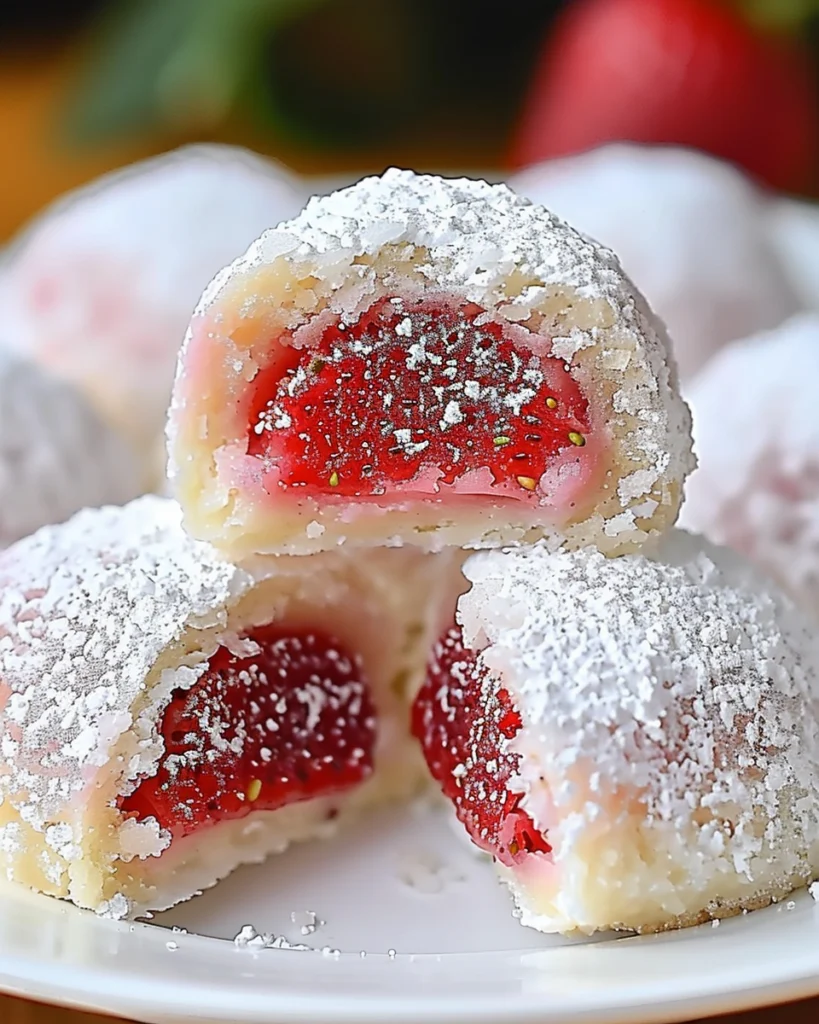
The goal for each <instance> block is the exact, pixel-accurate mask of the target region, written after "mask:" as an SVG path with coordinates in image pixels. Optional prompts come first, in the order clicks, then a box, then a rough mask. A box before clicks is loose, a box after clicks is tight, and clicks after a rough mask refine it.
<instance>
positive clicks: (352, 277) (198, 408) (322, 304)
mask: <svg viewBox="0 0 819 1024" xmlns="http://www.w3.org/2000/svg"><path fill="white" fill-rule="evenodd" d="M169 438H170V474H171V478H172V483H173V485H174V488H175V493H176V495H177V497H178V498H179V500H180V501H181V504H182V506H183V508H184V511H185V518H186V524H187V526H188V527H189V529H190V530H191V531H192V532H193V533H194V534H195V535H196V536H198V537H201V538H203V539H206V540H209V541H212V542H213V543H214V544H216V545H218V546H219V547H221V548H224V549H227V550H229V551H230V552H231V553H234V554H241V555H244V554H247V553H248V552H291V553H303V552H309V551H312V550H315V549H318V548H326V547H328V546H333V545H335V544H339V543H342V542H343V541H347V542H348V543H350V544H359V545H377V544H383V543H388V544H400V543H411V544H415V545H418V546H420V547H423V548H427V549H429V550H437V549H440V548H443V547H444V546H447V545H459V546H493V545H497V544H501V543H506V542H511V541H517V540H522V539H531V538H539V537H542V536H549V537H556V538H560V539H561V540H563V541H565V542H566V543H567V544H569V545H572V546H578V545H582V544H588V543H596V544H598V545H600V546H601V547H602V548H604V549H605V550H607V551H612V552H614V551H622V550H628V549H630V548H633V547H635V546H636V545H638V544H640V543H641V542H643V541H644V540H645V539H646V538H647V537H648V536H651V535H652V534H655V533H657V532H659V531H660V530H662V529H663V528H664V527H666V526H667V525H668V524H669V523H671V522H673V520H674V518H675V516H676V513H677V506H678V502H679V499H680V488H681V483H682V481H683V479H684V477H685V474H686V472H687V471H688V469H689V466H690V464H691V456H690V437H689V421H688V413H687V410H686V408H685V406H684V404H683V403H682V401H681V399H680V397H679V394H678V391H677V383H676V379H675V374H674V371H673V370H672V369H671V368H670V367H669V361H668V353H667V348H666V336H665V333H664V331H663V329H662V327H661V326H660V325H659V324H658V323H657V322H656V321H655V319H654V318H653V317H652V315H651V313H650V312H649V310H648V308H647V307H646V305H645V303H644V302H643V300H642V299H641V297H640V296H639V294H638V293H637V292H636V291H635V290H634V288H633V287H632V286H631V284H630V282H629V281H628V280H627V279H626V277H625V276H624V274H623V272H622V271H621V269H620V266H619V264H618V263H617V260H616V258H615V257H614V256H613V255H612V254H611V253H610V252H608V251H606V250H604V249H601V248H600V247H599V246H597V245H596V244H595V243H593V242H590V241H587V240H586V239H584V238H582V237H581V236H580V235H578V234H577V233H576V232H575V231H573V230H572V229H571V228H570V227H568V226H567V225H565V224H563V223H561V222H560V221H558V220H556V219H555V218H554V217H553V216H552V215H551V214H550V213H549V212H548V211H546V210H544V209H543V208H541V207H538V206H533V205H532V204H531V203H529V202H528V201H527V200H525V199H521V198H519V197H518V196H516V195H515V194H514V193H513V192H511V191H510V190H509V189H508V188H506V187H505V186H491V185H488V184H487V183H486V182H483V181H472V180H468V179H460V180H447V179H443V178H438V177H432V176H418V175H416V174H413V173H412V172H410V171H399V170H390V171H388V172H387V173H386V174H385V175H384V176H383V177H381V178H368V179H365V180H363V181H360V182H359V183H358V184H356V185H354V186H353V187H351V188H348V189H345V190H343V191H341V192H336V193H334V194H332V195H330V196H326V197H323V198H315V199H313V200H311V201H310V203H309V204H308V205H307V207H306V208H305V210H304V211H303V212H302V213H301V214H300V216H299V217H297V218H296V219H295V220H293V221H290V222H288V223H286V224H282V225H281V226H280V227H279V228H277V229H275V230H272V231H268V232H267V233H266V234H264V235H263V236H262V238H261V239H259V241H258V242H256V243H255V244H254V245H253V246H251V248H250V250H249V251H248V253H247V254H246V255H245V256H243V257H242V258H241V259H240V260H238V261H237V262H236V263H234V264H233V266H231V267H229V268H227V269H226V270H225V271H224V272H223V273H222V274H220V275H219V277H218V278H217V279H216V280H215V281H214V282H213V284H212V285H211V287H210V288H208V290H207V292H206V293H205V295H204V297H203V299H202V301H201V303H200V305H199V308H198V310H197V312H196V315H195V316H194V318H193V321H192V323H191V326H190V329H189V332H188V336H187V339H186V342H185V346H184V349H183V351H182V354H181V357H180V363H179V371H178V374H177V380H176V386H175V390H174V395H173V401H172V407H171V413H170V420H169Z"/></svg>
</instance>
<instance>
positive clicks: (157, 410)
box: [0, 145, 302, 475]
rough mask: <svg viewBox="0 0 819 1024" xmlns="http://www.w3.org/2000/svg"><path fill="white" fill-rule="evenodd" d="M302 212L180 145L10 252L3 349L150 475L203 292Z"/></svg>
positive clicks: (106, 180) (87, 195)
mask: <svg viewBox="0 0 819 1024" xmlns="http://www.w3.org/2000/svg"><path fill="white" fill-rule="evenodd" d="M301 202H302V196H301V192H300V190H299V188H298V186H297V185H296V183H295V181H294V180H293V179H292V178H291V177H290V176H289V175H288V174H287V172H285V170H284V169H283V168H282V167H280V166H279V165H277V164H275V163H273V162H271V161H267V160H264V159H262V158H261V157H257V156H255V155H253V154H251V153H250V152H248V151H246V150H242V149H238V148H235V147H230V146H215V145H214V146H189V147H185V148H182V149H180V150H178V151H176V152H173V153H170V154H166V155H164V156H161V157H158V158H155V159H151V160H147V161H144V162H142V163H138V164H135V165H133V166H131V167H128V168H126V169H125V170H124V171H118V172H116V173H113V174H110V175H106V176H105V177H103V178H101V179H99V180H98V181H96V182H93V183H92V184H91V185H90V186H87V187H85V188H83V189H81V190H79V191H77V192H74V193H71V194H70V195H68V196H66V197H65V198H64V199H61V200H60V201H59V202H58V203H56V204H55V205H54V206H53V207H51V208H49V209H48V210H46V211H45V213H44V214H43V215H42V216H40V217H38V218H37V219H36V220H35V221H34V222H33V223H32V225H31V226H30V227H28V228H27V229H26V230H25V231H24V232H23V234H22V235H21V236H20V238H19V239H17V240H16V241H14V242H13V243H12V245H11V247H10V249H9V251H8V254H7V270H6V274H5V279H4V281H3V282H0V289H2V298H1V301H2V307H3V314H4V333H5V337H6V339H7V343H8V344H10V345H13V346H15V347H16V348H18V349H20V350H21V351H23V352H25V353H27V354H29V355H31V356H32V357H33V358H35V359H36V360H38V361H40V362H41V363H43V364H44V365H46V366H47V367H48V368H49V369H51V370H52V371H54V372H55V373H57V374H59V375H60V376H63V377H66V378H68V379H69V380H71V381H72V382H74V383H75V384H77V385H79V387H80V388H81V389H83V390H84V391H85V392H86V394H87V395H88V396H89V397H90V398H91V400H92V401H93V403H94V404H95V406H96V408H97V409H98V410H99V411H100V412H101V413H102V414H103V415H104V416H105V417H106V418H107V419H109V420H110V421H111V422H113V423H115V424H116V425H117V426H118V428H120V429H121V430H123V431H124V432H125V433H126V434H127V435H128V437H129V438H130V440H131V441H132V443H133V444H134V445H135V447H136V448H137V449H138V450H139V452H140V454H141V455H143V456H144V458H145V460H146V466H147V468H148V470H149V472H150V474H151V475H154V474H156V473H157V471H158V470H159V469H160V468H161V460H160V462H159V463H157V456H158V455H159V454H160V448H159V446H158V442H159V439H160V437H161V435H162V430H163V427H164V420H165V412H166V409H167V405H168V399H169V397H170V391H171V384H172V381H173V373H174V368H175V365H176V356H177V353H178V350H179V346H180V345H181V343H182V339H183V337H184V333H185V327H186V325H187V322H188V320H189V318H190V315H191V312H192V310H193V308H194V306H195V304H196V301H197V299H198V298H199V296H200V295H201V293H202V289H203V288H204V287H205V286H206V285H207V284H208V282H209V281H210V280H211V278H212V277H213V275H214V274H215V273H216V272H217V271H218V270H220V269H221V267H222V266H224V264H225V263H226V262H228V261H229V260H231V259H233V258H234V257H235V256H237V255H238V254H239V253H241V252H242V251H243V250H244V249H245V247H246V246H247V245H249V244H250V242H251V241H252V240H253V239H254V238H255V237H256V236H257V235H258V234H259V232H261V231H262V230H263V229H264V228H265V227H267V226H268V225H269V224H271V223H275V222H276V221H278V220H280V219H282V218H283V217H288V216H291V215H292V214H293V213H295V212H296V210H297V209H298V208H299V206H300V204H301Z"/></svg>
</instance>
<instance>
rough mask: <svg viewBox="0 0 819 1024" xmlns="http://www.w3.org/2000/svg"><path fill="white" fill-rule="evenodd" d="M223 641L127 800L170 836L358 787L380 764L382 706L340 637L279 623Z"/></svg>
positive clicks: (172, 713)
mask: <svg viewBox="0 0 819 1024" xmlns="http://www.w3.org/2000/svg"><path fill="white" fill-rule="evenodd" d="M246 639H250V640H252V641H254V642H255V643H256V645H257V646H258V652H257V653H256V654H254V655H252V656H251V657H242V658H240V657H237V656H236V655H234V654H232V653H231V652H230V651H229V650H228V649H227V648H226V647H220V648H219V649H218V650H217V651H216V653H215V654H214V656H213V657H212V658H211V659H210V661H209V662H208V666H207V669H206V670H205V672H204V674H203V675H202V676H201V678H200V679H199V680H198V681H197V682H196V683H195V685H194V686H192V687H191V688H190V689H187V690H177V691H175V692H174V694H173V696H172V698H171V702H170V704H169V705H168V707H167V709H166V711H165V714H164V717H163V719H162V722H161V724H160V726H159V731H160V733H161V735H162V738H163V740H164V743H165V751H164V754H163V757H162V760H161V762H160V764H159V768H158V770H157V772H156V774H155V775H154V776H152V777H151V778H148V779H145V780H144V781H143V782H141V783H140V784H139V786H138V787H137V789H136V790H135V791H134V792H133V793H132V794H131V795H130V796H127V797H125V798H124V799H123V800H122V802H121V809H122V811H123V813H124V814H126V815H130V816H135V817H137V818H140V819H142V818H147V817H150V816H153V817H155V818H156V819H157V821H158V822H159V824H160V826H162V828H165V829H168V831H170V832H171V834H172V835H173V837H174V838H179V837H182V836H187V835H190V834H191V833H192V832H195V831H198V830H199V829H201V828H203V827H204V826H206V825H213V824H216V823H217V822H220V821H225V820H228V819H232V818H242V817H244V816H245V815H246V814H249V813H250V811H252V810H266V811H273V810H276V809H277V808H279V807H283V806H285V805H286V804H292V803H296V802H297V801H300V800H309V799H310V798H312V797H319V796H329V795H332V794H334V793H340V792H342V791H344V790H347V789H350V788H351V787H352V786H355V785H356V784H357V783H359V782H361V781H363V780H364V779H365V778H367V776H369V775H370V774H371V772H372V769H373V748H374V746H375V732H376V713H375V706H374V704H373V700H372V695H371V693H370V688H369V685H368V683H367V681H366V678H365V676H364V674H363V672H362V669H361V664H360V662H359V661H358V660H357V659H356V658H354V657H353V656H352V655H351V654H350V653H349V652H348V651H346V650H345V649H344V647H343V646H342V645H341V644H340V643H339V642H338V641H337V640H336V639H335V638H334V637H332V636H328V635H326V634H323V633H320V632H317V631H314V630H309V631H308V630H298V629H287V628H285V627H282V626H279V625H273V626H266V627H264V628H261V629H256V630H254V631H253V632H252V634H250V636H249V637H247V638H246Z"/></svg>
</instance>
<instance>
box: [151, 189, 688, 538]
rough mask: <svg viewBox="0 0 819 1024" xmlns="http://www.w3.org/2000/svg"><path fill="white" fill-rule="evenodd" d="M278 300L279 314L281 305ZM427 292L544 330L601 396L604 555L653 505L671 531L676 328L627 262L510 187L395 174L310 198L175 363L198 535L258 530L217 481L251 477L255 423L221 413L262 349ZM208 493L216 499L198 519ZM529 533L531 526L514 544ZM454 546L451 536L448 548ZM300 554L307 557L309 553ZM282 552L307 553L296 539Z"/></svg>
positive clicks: (179, 448)
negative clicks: (323, 317) (315, 325)
mask: <svg viewBox="0 0 819 1024" xmlns="http://www.w3.org/2000/svg"><path fill="white" fill-rule="evenodd" d="M279 289H283V291H281V295H280V297H279V298H280V301H277V302H276V304H275V309H273V307H272V305H271V303H272V300H271V299H270V295H272V294H273V293H274V292H275V293H276V294H277V295H278V290H279ZM421 293H426V294H428V295H436V294H437V295H442V296H451V295H454V296H456V297H457V298H458V299H459V300H460V299H465V300H466V301H468V302H474V303H476V304H477V305H478V306H480V307H481V308H483V309H486V310H487V311H488V312H489V313H490V315H491V316H497V317H499V318H500V319H501V320H506V321H509V323H510V324H525V325H526V326H527V327H528V328H530V329H531V330H533V331H535V332H538V331H539V332H541V333H542V334H544V335H546V336H547V337H549V338H550V339H551V354H552V355H554V356H556V357H557V358H558V359H562V360H564V361H565V363H566V364H567V366H569V367H571V368H572V369H573V371H574V370H576V371H577V372H578V373H579V375H580V379H582V380H583V381H584V382H587V383H589V384H590V386H591V387H592V389H593V390H599V394H598V395H597V399H598V400H599V404H600V406H601V408H600V414H601V418H603V419H604V420H605V422H607V424H608V425H609V428H610V430H611V431H612V433H613V434H615V435H616V441H617V449H618V451H617V467H616V470H615V471H614V472H613V476H614V477H615V478H616V483H615V481H614V480H613V481H612V484H611V490H612V491H613V492H614V493H613V494H612V495H610V496H609V497H610V498H611V501H610V502H609V505H608V506H607V508H606V510H605V512H603V513H601V514H600V516H598V517H593V518H595V519H596V521H595V523H594V525H593V527H592V530H596V532H597V534H598V535H600V537H601V541H602V542H605V543H607V544H608V545H609V546H617V545H618V544H620V545H621V546H627V545H628V544H629V543H631V546H635V544H637V543H640V542H642V541H643V540H644V539H645V536H646V533H651V532H652V526H653V522H652V517H653V515H654V513H655V512H657V506H658V504H659V505H662V506H663V509H662V512H663V513H664V515H662V516H661V515H659V514H658V516H657V524H656V526H657V529H659V528H661V527H662V525H665V522H666V521H668V520H673V518H674V516H675V515H676V506H677V502H678V500H679V488H680V485H681V483H682V481H683V480H684V478H685V476H686V475H687V473H688V472H689V471H690V469H691V468H692V466H693V460H692V456H691V446H690V418H689V415H688V410H687V407H686V406H685V403H684V402H683V401H682V400H681V398H680V396H679V392H678V385H677V374H676V368H675V367H674V365H673V360H672V359H671V357H670V355H669V350H668V339H667V336H666V332H665V329H664V327H663V326H662V324H661V323H660V322H659V320H658V319H657V318H656V317H655V316H654V315H653V313H652V312H651V310H650V309H649V307H648V306H647V304H646V303H645V301H644V299H643V298H642V296H641V295H640V294H639V292H638V291H637V290H636V289H635V288H634V286H633V285H632V283H631V282H630V281H629V279H628V278H627V276H626V275H625V274H624V272H623V270H622V268H621V267H620V264H619V262H618V260H617V257H616V256H615V255H614V254H613V253H612V252H611V251H610V250H608V249H605V248H604V247H602V246H600V245H598V244H597V243H596V242H593V241H591V240H590V239H587V238H585V237H583V236H582V235H580V234H579V233H578V232H576V231H575V230H574V229H572V228H571V227H569V226H568V225H567V224H565V223H564V222H562V221H560V220H559V219H558V218H556V217H554V216H553V215H552V214H551V213H549V212H548V211H547V210H545V209H544V208H543V207H540V206H536V205H533V204H532V203H530V202H529V201H528V200H527V199H524V198H522V197H520V196H517V195H515V193H514V192H512V191H511V190H510V189H508V188H507V187H506V186H503V185H489V184H487V183H486V182H484V181H477V180H471V179H466V178H464V179H445V178H439V177H435V176H431V175H417V174H415V173H413V172H411V171H405V170H397V169H391V170H389V171H387V172H386V173H385V174H384V175H383V176H381V177H375V178H367V179H364V180H362V181H360V182H358V183H357V184H356V185H354V186H352V187H350V188H347V189H344V190H342V191H339V192H336V193H333V194H332V195H329V196H322V197H318V198H313V199H311V200H310V202H309V203H308V204H307V206H306V208H305V209H304V210H303V211H302V213H301V214H300V215H299V216H298V217H296V218H295V219H293V220H291V221H287V222H285V223H283V224H282V225H280V226H279V227H278V228H275V229H273V230H270V231H268V232H266V233H265V234H264V235H263V236H262V237H261V238H260V239H259V240H258V241H257V242H255V243H254V244H253V245H252V246H251V247H250V249H249V250H248V252H247V253H246V254H245V255H244V256H243V257H241V258H240V259H239V260H237V261H236V262H235V263H234V264H233V265H232V266H230V267H228V268H226V269H225V270H224V271H223V272H222V273H221V274H220V275H218V277H217V278H216V279H215V280H214V282H213V283H212V284H211V286H210V287H209V288H208V289H207V291H206V292H205V294H204V296H203V297H202V300H201V302H200V304H199V306H198V308H197V311H196V314H195V316H194V319H193V321H192V323H191V327H190V328H189V332H188V337H187V339H186V343H185V346H184V347H183V352H182V355H181V357H180V363H179V367H178V371H177V381H176V387H175V391H174V397H173V400H172V407H171V414H170V418H169V426H168V436H169V452H170V460H169V472H170V476H171V478H172V480H173V481H174V488H175V493H176V494H177V496H178V497H179V498H180V500H181V502H182V504H183V507H185V510H186V513H189V514H188V520H187V521H188V525H189V527H190V528H191V529H193V530H194V532H195V533H196V534H197V535H201V536H206V537H208V539H211V540H212V541H214V542H215V543H217V544H220V545H221V544H222V543H223V541H224V538H223V537H222V536H220V532H221V524H220V523H218V522H216V517H214V520H212V521H211V520H209V519H208V518H207V517H208V514H209V513H210V510H211V509H213V508H215V507H218V506H219V505H220V503H221V505H222V506H227V505H230V510H231V512H232V513H238V514H239V515H240V516H242V517H244V516H245V515H247V516H249V517H251V518H252V513H250V512H247V511H246V510H245V509H244V508H243V507H242V499H241V495H239V496H238V497H237V493H236V490H237V488H236V486H235V481H234V482H233V483H232V482H231V481H230V480H228V479H227V477H225V478H223V479H220V478H219V477H220V474H221V473H223V472H225V471H226V470H227V472H228V474H230V473H236V474H237V479H239V480H242V479H244V478H245V477H251V476H252V475H253V470H252V469H251V468H250V463H248V462H244V461H243V456H244V454H245V449H244V448H242V439H243V438H244V435H245V433H246V424H244V423H241V422H239V421H240V419H241V417H239V416H236V415H235V414H234V413H232V412H230V411H225V410H226V407H227V408H228V409H230V408H235V407H236V405H237V404H239V405H241V404H242V402H241V398H240V395H241V393H242V388H243V387H246V382H247V381H251V380H253V379H254V377H255V376H256V374H257V373H258V372H259V369H260V368H262V367H264V365H265V364H266V361H269V359H270V355H269V353H264V352H260V351H259V347H260V346H261V344H262V341H261V339H262V337H263V338H264V339H267V340H266V344H267V345H268V346H269V339H270V338H271V337H275V336H276V334H277V333H280V332H288V331H297V330H298V328H299V327H300V326H303V325H304V324H305V323H306V322H308V321H309V320H310V319H313V318H316V317H317V316H318V315H319V314H320V313H321V312H322V311H329V313H330V314H335V315H338V316H340V317H341V318H342V320H345V319H346V320H348V321H350V322H352V321H354V320H355V319H357V317H358V316H359V315H360V313H361V312H362V311H363V310H364V309H366V308H369V307H370V306H371V305H372V303H373V301H374V300H377V299H378V298H379V297H383V296H394V295H397V296H407V295H414V296H417V295H419V294H421ZM266 302H267V304H268V306H270V308H266V306H265V303H266ZM256 324H258V328H256ZM256 330H258V334H257V335H256V336H255V337H256V339H258V340H254V331H256ZM408 347H409V342H408ZM217 368H220V369H218V372H217ZM225 369H226V370H227V373H226V374H225V373H224V370H225ZM216 376H219V377H220V378H221V377H222V376H224V377H225V380H222V379H219V380H215V377H216ZM226 381H227V382H226ZM203 438H204V445H205V446H207V448H208V451H207V452H206V451H205V450H204V448H203ZM245 443H246V442H245ZM237 465H241V468H239V469H237ZM242 486H243V485H241V484H240V485H239V490H241V487H242ZM202 487H204V488H206V489H207V491H208V500H207V501H206V502H204V503H202V504H203V506H204V507H200V508H199V509H196V508H193V507H192V506H193V500H194V499H193V496H194V495H195V494H197V493H199V492H200V490H201V488H202ZM228 494H229V497H228ZM305 503H306V502H305ZM311 518H315V515H313V516H311ZM660 519H662V520H663V522H662V524H661V523H660ZM639 520H642V526H641V524H640V523H639V522H638V521H639ZM528 525H529V524H527V526H528ZM490 527H491V528H490ZM643 527H644V528H645V532H643ZM484 528H485V529H486V536H485V537H483V538H479V543H487V544H494V543H499V542H500V543H503V534H504V530H502V529H500V528H499V524H498V522H496V521H493V522H492V523H491V524H484ZM424 532H425V534H426V537H425V543H427V544H429V546H430V547H433V548H434V547H435V546H436V544H437V546H438V547H440V546H442V544H441V539H442V535H441V533H440V527H439V528H438V533H437V534H436V529H435V527H434V524H432V525H431V524H426V523H425V524H424ZM589 532H591V531H589ZM507 533H509V531H507ZM525 534H526V527H524V528H522V529H519V530H518V531H517V534H515V536H518V537H522V536H524V535H525ZM347 538H348V540H349V539H350V531H349V530H348V531H347ZM498 538H500V540H498ZM405 539H406V538H405ZM474 539H475V538H474V537H473V538H469V537H459V538H457V542H458V543H469V542H470V540H474ZM507 539H508V540H511V539H512V534H511V533H509V536H508V538H507ZM455 541H456V538H455V537H454V535H453V537H452V538H450V539H447V540H446V542H447V543H449V542H455ZM413 542H414V543H418V542H419V541H418V538H413ZM586 542H587V543H588V542H589V541H588V540H587V541H586ZM300 543H301V545H302V547H298V550H302V549H304V550H307V549H308V548H310V545H309V544H307V542H306V541H304V540H303V539H301V541H300ZM578 543H579V541H578ZM226 546H228V547H230V543H229V542H228V543H227V545H226ZM287 550H297V545H296V542H295V541H293V544H292V546H291V547H287Z"/></svg>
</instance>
